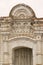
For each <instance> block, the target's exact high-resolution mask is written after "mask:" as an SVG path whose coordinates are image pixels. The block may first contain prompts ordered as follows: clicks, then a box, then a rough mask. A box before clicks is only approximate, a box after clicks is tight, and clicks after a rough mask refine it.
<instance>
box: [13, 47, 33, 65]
mask: <svg viewBox="0 0 43 65" xmlns="http://www.w3.org/2000/svg"><path fill="white" fill-rule="evenodd" d="M12 60H13V65H33V63H32V49H30V48H25V47H21V48H16V49H13V58H12Z"/></svg>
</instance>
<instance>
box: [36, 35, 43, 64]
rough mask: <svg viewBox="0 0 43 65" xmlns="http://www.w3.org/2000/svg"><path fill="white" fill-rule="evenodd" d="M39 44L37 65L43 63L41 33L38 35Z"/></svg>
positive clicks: (37, 47)
mask: <svg viewBox="0 0 43 65" xmlns="http://www.w3.org/2000/svg"><path fill="white" fill-rule="evenodd" d="M36 38H37V46H36V61H37V64H36V65H42V44H41V34H38V35H37V37H36Z"/></svg>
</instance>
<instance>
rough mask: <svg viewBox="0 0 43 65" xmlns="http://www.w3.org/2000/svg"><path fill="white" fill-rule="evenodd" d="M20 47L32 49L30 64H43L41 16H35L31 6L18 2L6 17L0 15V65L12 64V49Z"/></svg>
mask: <svg viewBox="0 0 43 65" xmlns="http://www.w3.org/2000/svg"><path fill="white" fill-rule="evenodd" d="M22 47H23V48H28V49H31V50H32V55H31V60H32V62H31V65H43V18H36V16H35V13H34V11H33V10H32V9H31V7H29V6H27V5H25V4H18V5H16V6H14V7H13V8H12V10H11V11H10V14H9V16H8V17H0V65H14V64H13V59H12V56H13V55H14V54H15V53H14V52H13V49H14V50H15V49H18V48H22ZM17 54H18V53H17ZM24 55H25V54H24ZM24 55H23V56H24ZM26 56H27V55H26ZM26 56H25V57H26ZM25 59H26V58H25ZM29 61H30V60H29ZM14 62H15V61H14ZM17 65H18V64H17ZM23 65H24V64H23ZM27 65H29V63H28V64H27Z"/></svg>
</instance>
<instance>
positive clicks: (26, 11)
mask: <svg viewBox="0 0 43 65" xmlns="http://www.w3.org/2000/svg"><path fill="white" fill-rule="evenodd" d="M9 15H10V16H12V17H13V19H28V18H32V17H35V13H34V11H33V10H32V9H31V8H30V7H29V6H27V5H25V4H18V5H16V6H15V7H13V8H12V10H11V11H10V14H9Z"/></svg>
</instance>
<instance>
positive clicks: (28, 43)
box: [9, 38, 36, 65]
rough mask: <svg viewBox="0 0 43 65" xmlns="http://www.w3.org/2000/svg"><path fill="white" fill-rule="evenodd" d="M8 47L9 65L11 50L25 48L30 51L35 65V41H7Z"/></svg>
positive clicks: (16, 39)
mask: <svg viewBox="0 0 43 65" xmlns="http://www.w3.org/2000/svg"><path fill="white" fill-rule="evenodd" d="M9 46H10V53H9V54H10V56H9V57H10V61H9V62H10V63H11V64H10V65H12V50H13V48H14V49H16V48H19V47H27V48H31V49H32V53H33V65H36V41H34V40H32V39H30V38H15V39H12V40H10V41H9Z"/></svg>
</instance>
